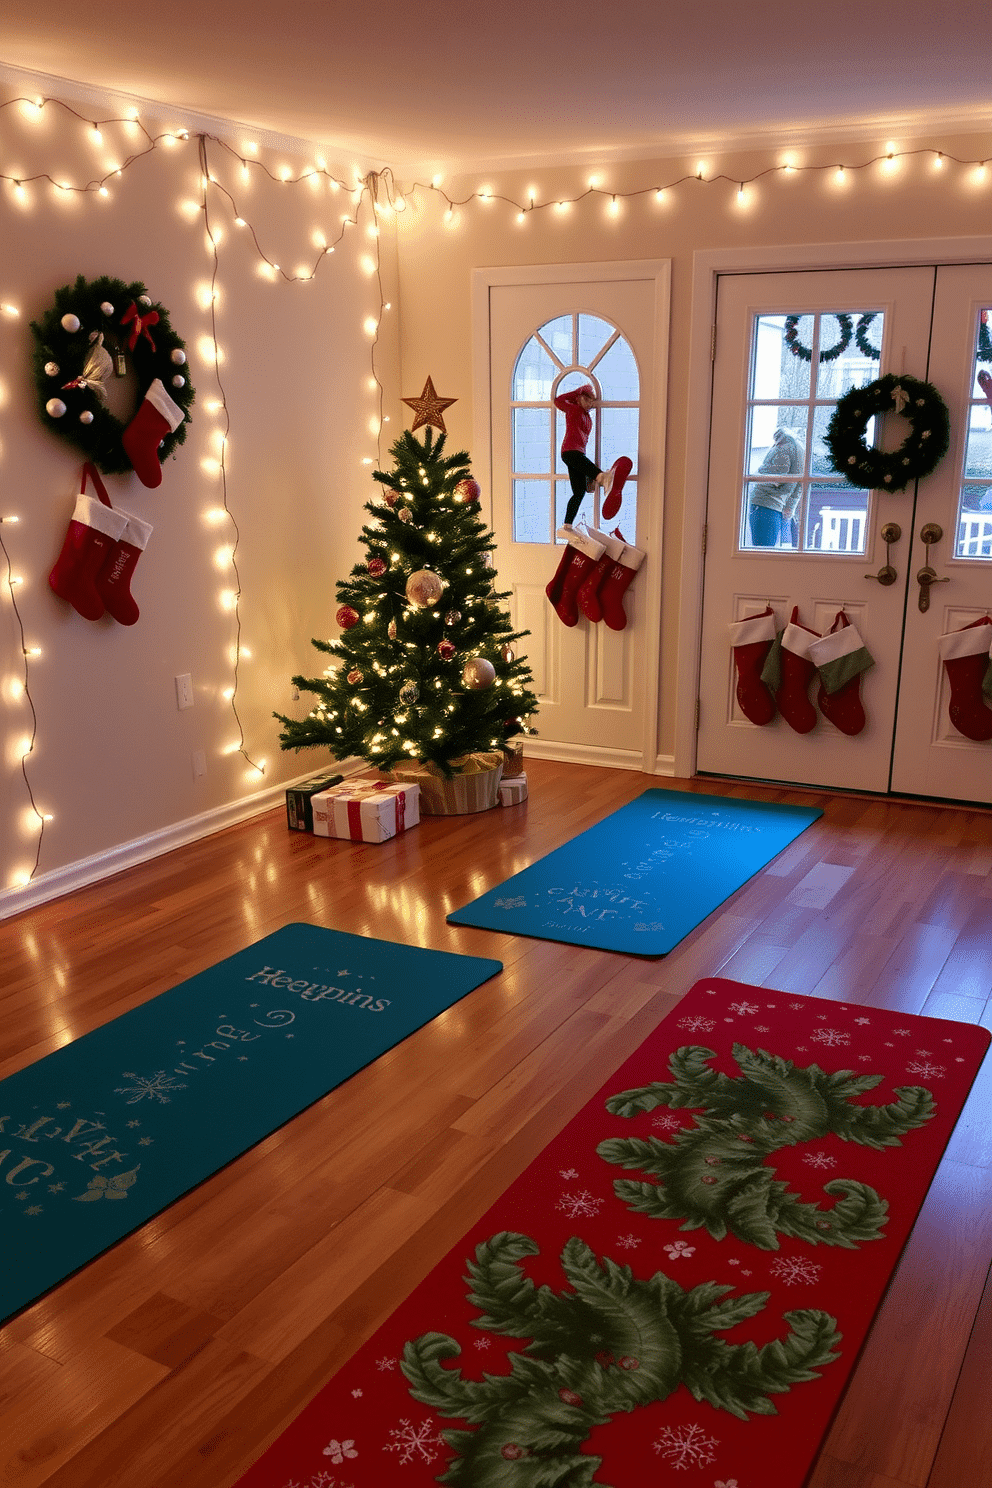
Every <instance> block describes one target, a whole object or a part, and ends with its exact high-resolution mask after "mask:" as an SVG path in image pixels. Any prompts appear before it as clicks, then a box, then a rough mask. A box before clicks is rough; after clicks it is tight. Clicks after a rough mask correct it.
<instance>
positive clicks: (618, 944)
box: [448, 790, 823, 956]
mask: <svg viewBox="0 0 992 1488" xmlns="http://www.w3.org/2000/svg"><path fill="white" fill-rule="evenodd" d="M822 815H823V812H822V811H820V810H818V809H817V808H815V807H808V806H784V805H779V804H777V803H774V802H764V801H737V800H731V799H730V798H729V797H726V796H704V795H694V794H689V793H688V792H683V791H666V790H648V791H645V792H644V794H643V795H641V796H638V797H637V799H636V800H635V801H630V802H628V804H627V805H626V806H622V807H621V808H620V810H619V811H614V812H613V813H612V815H611V816H608V817H606V819H605V820H604V821H601V822H599V823H597V825H596V826H594V827H590V828H589V830H588V831H587V832H583V833H582V834H581V835H580V836H578V837H574V838H573V839H572V841H571V842H566V843H565V845H564V846H563V847H559V848H558V849H557V850H556V851H555V852H553V853H549V855H548V856H547V857H546V858H540V859H539V860H538V861H537V862H536V863H532V864H531V866H530V867H529V868H525V869H524V870H523V871H522V872H521V873H516V874H514V876H513V877H512V878H508V879H507V880H506V881H505V883H501V884H499V885H498V886H497V887H496V888H495V889H490V890H489V892H488V893H486V894H483V895H482V896H481V897H480V898H479V899H474V900H473V901H472V903H471V904H466V905H465V907H464V908H463V909H459V910H456V911H455V913H454V914H450V915H449V916H448V921H449V923H450V924H452V925H476V926H478V927H480V928H482V929H485V930H506V931H509V932H510V933H511V934H514V935H532V936H535V937H536V938H537V939H539V940H560V941H564V942H565V943H566V944H568V945H587V946H593V947H595V948H596V949H597V950H601V951H624V952H627V953H629V954H631V955H635V956H664V955H666V954H667V953H668V952H669V951H670V950H671V949H672V947H673V946H676V945H678V943H679V941H680V940H681V939H682V938H683V937H684V936H686V935H688V933H689V931H690V930H693V929H695V927H696V926H697V925H698V924H699V923H700V921H701V920H705V918H706V916H707V915H709V914H712V912H713V910H714V909H716V908H717V906H718V905H720V904H722V903H723V901H724V900H725V899H727V898H729V896H730V895H731V894H733V893H734V892H735V890H737V889H739V888H740V887H741V885H742V884H744V883H746V882H747V880H748V879H749V878H751V877H752V876H753V875H754V874H755V873H757V872H758V871H759V870H760V869H762V868H764V867H765V865H766V864H767V863H770V862H771V860H772V858H774V857H775V856H776V855H777V854H778V853H780V852H781V851H782V849H783V848H784V847H787V846H788V844H789V843H790V842H792V841H794V839H795V838H796V837H798V836H799V834H800V833H801V832H804V831H805V830H806V828H807V827H808V826H809V825H810V824H811V823H812V822H814V821H816V819H817V818H818V817H820V816H822Z"/></svg>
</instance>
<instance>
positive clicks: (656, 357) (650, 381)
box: [487, 264, 668, 770]
mask: <svg viewBox="0 0 992 1488" xmlns="http://www.w3.org/2000/svg"><path fill="white" fill-rule="evenodd" d="M590 267H591V268H592V269H595V268H596V267H597V266H590ZM647 267H648V268H649V270H650V272H644V271H643V270H639V269H638V266H637V265H632V266H631V267H630V269H629V270H628V273H627V277H622V278H613V279H603V280H594V279H591V278H590V279H587V278H584V277H579V276H577V277H576V278H575V279H574V280H569V281H568V282H538V283H523V284H520V283H517V284H504V285H499V284H496V285H490V286H489V290H488V303H487V310H488V346H489V366H488V373H489V386H490V416H491V451H492V490H493V529H494V532H495V534H496V538H497V541H498V545H499V546H498V558H497V563H498V570H499V586H500V588H501V589H509V590H510V591H511V593H512V601H511V603H512V613H513V618H514V623H515V625H516V626H517V627H518V628H519V629H522V630H529V631H530V632H531V634H530V636H529V637H528V639H527V641H526V642H525V643H524V645H525V646H526V649H527V656H528V660H529V662H530V665H531V668H532V671H533V674H534V687H535V691H536V693H537V695H538V697H539V699H540V704H541V709H540V715H539V717H538V719H537V726H538V730H539V738H538V741H537V742H538V747H539V748H540V747H544V748H548V749H551V750H559V751H560V748H561V746H564V748H565V754H566V757H581V758H590V759H598V760H602V761H603V762H607V763H612V764H621V765H623V764H627V765H631V766H633V767H634V768H638V769H648V770H651V769H653V768H654V757H655V748H656V717H655V714H656V697H657V639H656V637H657V614H656V611H657V605H658V597H659V595H660V582H659V579H660V565H661V499H660V481H661V469H662V464H663V451H662V430H663V398H662V393H663V386H664V369H665V367H666V365H667V309H668V304H667V265H664V266H663V265H658V264H653V265H650V266H647ZM662 269H664V272H660V271H661V270H662ZM585 381H592V383H593V385H594V387H595V388H596V391H597V393H599V394H600V396H601V398H602V403H603V406H602V407H600V408H597V409H596V410H594V428H593V434H592V436H591V438H590V442H589V445H588V454H589V455H590V457H591V458H593V459H595V460H596V462H597V464H599V465H600V466H601V467H602V468H608V467H609V466H610V465H611V464H612V463H613V460H614V459H616V458H617V457H618V456H620V455H624V454H627V455H629V456H630V457H631V459H632V460H633V471H632V474H631V477H630V479H629V480H628V481H627V484H626V486H625V488H624V492H623V499H622V504H621V507H620V510H619V511H618V512H617V513H616V515H614V516H613V517H612V518H611V519H610V520H609V521H608V522H606V521H602V519H601V517H600V512H599V504H598V497H593V496H590V497H589V498H588V499H587V501H586V502H584V503H583V506H582V508H581V510H580V512H579V514H578V516H577V518H576V525H579V524H581V523H583V522H584V523H588V524H589V525H591V526H593V527H595V526H597V525H599V524H600V523H601V522H602V526H603V527H604V528H605V529H607V530H609V531H610V532H614V531H615V530H619V532H620V533H621V535H622V537H623V538H624V540H625V541H626V542H627V543H628V544H630V545H632V546H633V547H635V548H640V549H642V550H643V551H645V552H646V554H647V556H646V559H645V561H644V563H643V564H642V566H641V568H640V569H639V570H638V571H637V574H636V577H635V578H634V579H633V580H632V581H631V583H630V586H629V588H627V590H626V592H625V593H624V595H623V612H624V614H625V616H626V622H627V623H626V627H625V628H624V629H620V630H617V629H613V628H611V627H609V626H607V625H606V624H604V623H603V622H598V623H593V622H591V621H589V620H588V619H586V618H585V616H584V615H582V614H581V613H580V615H579V619H578V623H577V624H575V625H574V626H571V627H569V626H566V625H564V624H563V623H562V621H561V619H560V618H559V616H558V614H557V613H556V611H555V610H554V609H553V608H552V606H551V603H550V602H549V600H548V597H547V595H546V593H545V590H546V586H547V585H548V583H549V581H550V580H551V578H552V576H553V575H554V573H555V571H556V569H557V567H558V565H559V563H560V561H561V559H562V557H563V555H564V553H565V544H564V542H563V541H560V540H558V539H556V537H555V533H556V531H557V529H558V527H559V526H560V525H561V523H562V521H563V519H564V510H565V505H566V503H567V500H568V497H569V495H570V488H569V484H568V475H567V471H566V470H565V467H564V465H563V464H562V461H561V457H560V453H559V451H560V445H561V435H562V432H563V420H562V417H561V415H560V414H558V413H556V411H555V410H554V407H553V398H554V396H555V395H556V394H558V393H559V392H565V391H567V390H569V389H570V388H571V387H573V386H578V385H579V384H581V383H582V382H585ZM652 616H653V617H654V619H653V621H652V619H651V617H652Z"/></svg>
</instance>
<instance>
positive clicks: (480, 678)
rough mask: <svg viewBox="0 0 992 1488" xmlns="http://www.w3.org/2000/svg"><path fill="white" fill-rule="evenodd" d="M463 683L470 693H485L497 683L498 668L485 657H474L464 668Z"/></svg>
mask: <svg viewBox="0 0 992 1488" xmlns="http://www.w3.org/2000/svg"><path fill="white" fill-rule="evenodd" d="M462 681H463V682H464V683H465V686H466V687H467V688H468V689H469V691H470V692H484V691H485V689H486V688H487V687H492V685H493V683H494V682H495V681H496V668H495V667H494V666H493V664H492V662H491V661H487V660H486V659H485V657H484V656H473V657H472V660H471V661H467V662H466V663H465V665H464V667H463V668H462Z"/></svg>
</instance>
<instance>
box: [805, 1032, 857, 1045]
mask: <svg viewBox="0 0 992 1488" xmlns="http://www.w3.org/2000/svg"><path fill="white" fill-rule="evenodd" d="M810 1037H811V1039H812V1040H813V1042H814V1044H825V1045H826V1047H827V1048H828V1049H839V1048H841V1047H842V1046H843V1045H844V1044H849V1043H850V1042H851V1035H850V1034H849V1033H845V1032H844V1031H843V1029H840V1028H818V1029H817V1030H816V1032H815V1033H813V1034H810Z"/></svg>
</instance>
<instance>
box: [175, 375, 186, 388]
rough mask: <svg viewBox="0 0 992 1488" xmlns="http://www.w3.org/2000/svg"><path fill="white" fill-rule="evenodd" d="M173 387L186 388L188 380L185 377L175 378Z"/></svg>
mask: <svg viewBox="0 0 992 1488" xmlns="http://www.w3.org/2000/svg"><path fill="white" fill-rule="evenodd" d="M172 386H173V387H175V388H180V387H185V386H186V379H185V377H174V378H173V379H172Z"/></svg>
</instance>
